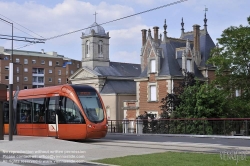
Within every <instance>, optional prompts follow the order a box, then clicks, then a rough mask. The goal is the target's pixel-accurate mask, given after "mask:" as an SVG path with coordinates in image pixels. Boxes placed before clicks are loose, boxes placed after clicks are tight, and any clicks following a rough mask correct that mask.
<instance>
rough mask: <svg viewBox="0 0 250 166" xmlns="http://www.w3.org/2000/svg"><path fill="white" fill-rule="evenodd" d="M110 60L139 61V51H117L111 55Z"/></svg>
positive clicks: (137, 62)
mask: <svg viewBox="0 0 250 166" xmlns="http://www.w3.org/2000/svg"><path fill="white" fill-rule="evenodd" d="M110 58H111V61H113V62H124V63H136V64H139V63H140V53H139V51H138V52H137V51H133V52H127V51H118V52H115V53H114V54H112V55H111V57H110Z"/></svg>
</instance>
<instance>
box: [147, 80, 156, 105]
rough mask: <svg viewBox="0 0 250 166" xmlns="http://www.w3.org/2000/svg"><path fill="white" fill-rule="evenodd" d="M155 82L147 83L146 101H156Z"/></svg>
mask: <svg viewBox="0 0 250 166" xmlns="http://www.w3.org/2000/svg"><path fill="white" fill-rule="evenodd" d="M157 96H158V93H157V84H156V83H150V84H149V85H148V101H153V102H155V101H157Z"/></svg>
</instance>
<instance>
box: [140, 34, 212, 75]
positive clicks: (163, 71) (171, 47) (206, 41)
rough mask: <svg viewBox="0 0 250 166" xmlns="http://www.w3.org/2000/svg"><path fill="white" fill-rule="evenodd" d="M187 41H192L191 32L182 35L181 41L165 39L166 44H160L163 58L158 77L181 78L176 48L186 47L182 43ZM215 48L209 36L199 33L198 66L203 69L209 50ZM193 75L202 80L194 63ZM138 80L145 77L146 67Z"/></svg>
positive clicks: (180, 55) (191, 44) (184, 43)
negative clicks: (199, 58) (199, 62)
mask: <svg viewBox="0 0 250 166" xmlns="http://www.w3.org/2000/svg"><path fill="white" fill-rule="evenodd" d="M183 39H184V40H186V39H188V40H189V41H193V40H194V34H193V32H187V33H184V34H183V36H182V38H181V39H176V38H167V42H162V43H161V45H160V48H162V50H163V54H164V58H162V59H161V64H160V65H161V68H160V73H159V76H183V74H182V71H181V68H182V59H181V58H182V51H181V50H180V51H178V52H177V59H176V48H180V47H186V42H184V41H183ZM190 47H191V48H193V43H190ZM214 47H215V44H214V42H213V40H212V39H211V37H210V35H209V34H206V33H205V31H204V30H201V31H200V52H201V64H200V66H202V67H205V65H206V61H207V60H208V59H209V56H210V50H211V49H212V48H214ZM194 74H195V76H196V77H198V78H204V77H203V75H202V73H201V71H200V70H199V69H198V67H197V65H196V63H194ZM139 77H140V78H143V77H147V67H146V68H145V70H144V71H143V72H142V73H141V74H140V76H139Z"/></svg>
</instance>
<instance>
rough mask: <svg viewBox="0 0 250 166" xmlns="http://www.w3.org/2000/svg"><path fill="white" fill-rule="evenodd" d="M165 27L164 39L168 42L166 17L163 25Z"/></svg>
mask: <svg viewBox="0 0 250 166" xmlns="http://www.w3.org/2000/svg"><path fill="white" fill-rule="evenodd" d="M163 28H164V32H163V33H164V36H163V41H164V42H166V41H167V24H166V19H165V21H164V25H163Z"/></svg>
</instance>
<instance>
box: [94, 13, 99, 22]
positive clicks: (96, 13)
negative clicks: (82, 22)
mask: <svg viewBox="0 0 250 166" xmlns="http://www.w3.org/2000/svg"><path fill="white" fill-rule="evenodd" d="M97 14H98V13H96V12H95V14H93V15H95V22H96V15H97Z"/></svg>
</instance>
